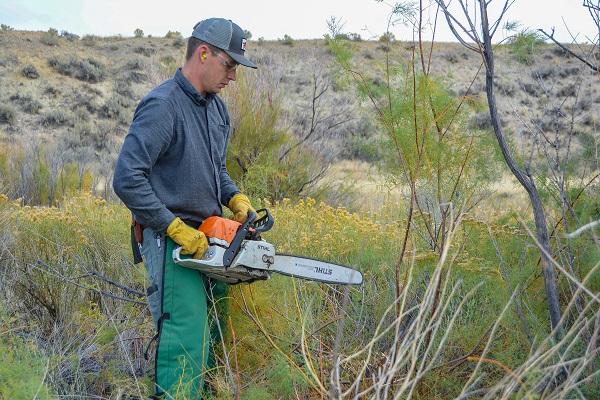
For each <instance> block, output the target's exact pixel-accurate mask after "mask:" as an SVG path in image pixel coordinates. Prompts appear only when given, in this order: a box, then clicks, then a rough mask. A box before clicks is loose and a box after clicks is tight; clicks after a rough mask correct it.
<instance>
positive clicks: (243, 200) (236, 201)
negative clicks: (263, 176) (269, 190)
mask: <svg viewBox="0 0 600 400" xmlns="http://www.w3.org/2000/svg"><path fill="white" fill-rule="evenodd" d="M227 207H229V209H230V210H231V211H233V219H234V220H236V221H237V222H239V223H240V224H242V223H244V222H245V221H246V218H248V211H252V212H256V210H255V209H254V208H253V207H252V204H250V199H248V197H247V196H245V195H243V194H241V193H238V194H236V195H235V196H233V197H232V198H231V200H229V204H228V205H227Z"/></svg>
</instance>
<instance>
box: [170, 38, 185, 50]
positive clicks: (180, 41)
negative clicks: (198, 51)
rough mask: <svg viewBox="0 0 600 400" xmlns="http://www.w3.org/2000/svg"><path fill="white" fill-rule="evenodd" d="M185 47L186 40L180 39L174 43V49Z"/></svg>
mask: <svg viewBox="0 0 600 400" xmlns="http://www.w3.org/2000/svg"><path fill="white" fill-rule="evenodd" d="M183 46H185V40H184V39H183V38H181V37H179V38H176V39H175V40H174V41H173V47H176V48H178V49H179V48H181V47H183Z"/></svg>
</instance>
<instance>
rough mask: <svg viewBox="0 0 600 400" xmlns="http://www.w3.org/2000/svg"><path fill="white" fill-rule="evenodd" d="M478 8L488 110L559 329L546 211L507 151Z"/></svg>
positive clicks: (485, 20) (489, 45)
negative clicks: (521, 196) (525, 201)
mask: <svg viewBox="0 0 600 400" xmlns="http://www.w3.org/2000/svg"><path fill="white" fill-rule="evenodd" d="M479 5H480V10H481V28H482V29H481V30H482V35H483V58H484V62H485V67H486V68H485V86H486V94H487V100H488V106H489V108H490V117H491V120H492V127H493V129H494V134H495V136H496V139H497V141H498V145H499V146H500V150H501V151H502V155H503V156H504V160H505V161H506V164H507V165H508V167H509V168H510V170H511V172H512V173H513V175H514V176H515V177H516V178H517V180H518V181H519V183H520V184H521V185H522V186H523V188H524V189H525V190H526V191H527V194H528V195H529V201H530V202H531V206H532V208H533V217H534V221H535V230H536V236H537V240H538V242H539V244H540V246H541V247H542V249H541V257H542V258H541V260H542V271H543V275H544V287H545V290H546V298H547V301H548V310H549V312H550V323H551V326H552V329H556V328H557V326H558V323H559V321H560V304H559V301H558V289H557V283H556V274H555V272H554V267H553V266H552V263H551V261H550V258H549V256H548V255H549V254H551V253H550V242H549V239H548V227H547V225H546V215H545V214H544V207H543V205H542V201H541V199H540V196H539V193H538V190H537V188H536V186H535V182H534V180H533V178H532V177H531V175H530V174H529V173H527V174H526V173H524V172H523V171H521V170H520V169H519V168H518V167H517V165H516V162H515V160H514V159H513V157H512V154H511V152H510V149H509V148H508V144H507V143H506V140H505V139H504V134H503V133H502V130H501V128H500V124H499V119H498V109H497V107H496V97H495V95H494V53H493V49H492V40H491V36H490V31H489V24H488V17H487V3H486V1H485V0H479Z"/></svg>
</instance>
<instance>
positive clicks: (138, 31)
mask: <svg viewBox="0 0 600 400" xmlns="http://www.w3.org/2000/svg"><path fill="white" fill-rule="evenodd" d="M133 36H135V37H136V38H141V37H144V31H143V30H141V29H140V28H137V29H136V30H135V31H133Z"/></svg>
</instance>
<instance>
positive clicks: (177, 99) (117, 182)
mask: <svg viewBox="0 0 600 400" xmlns="http://www.w3.org/2000/svg"><path fill="white" fill-rule="evenodd" d="M245 48H246V39H245V38H244V32H243V30H242V29H241V28H240V27H239V26H238V25H236V24H235V23H233V22H231V21H230V20H226V19H222V18H211V19H207V20H204V21H201V22H199V23H198V24H197V25H196V26H195V27H194V30H193V33H192V36H191V37H190V38H189V40H188V46H187V52H186V61H185V63H184V65H183V67H182V68H181V69H178V70H177V72H176V73H175V76H174V77H173V78H172V79H169V80H167V81H166V82H164V83H162V84H161V85H159V86H158V87H156V88H155V89H153V90H152V91H151V92H150V93H149V94H148V95H147V96H146V97H144V98H143V99H142V100H141V102H140V104H139V105H138V107H137V109H136V111H135V114H134V117H133V122H132V124H131V126H130V128H129V133H128V134H127V136H126V137H125V141H124V143H123V147H122V149H121V153H120V154H119V158H118V160H117V165H116V168H115V174H114V180H113V187H114V190H115V193H116V194H117V195H118V196H119V197H120V198H121V200H122V201H123V202H124V203H125V205H126V206H127V207H128V208H129V209H130V210H131V211H132V213H133V216H134V218H135V221H137V224H139V225H141V226H142V227H143V235H142V236H143V239H140V241H141V255H142V257H143V260H144V264H145V266H146V269H147V272H148V276H149V279H150V285H149V287H148V289H147V296H148V304H149V308H150V311H151V313H152V317H153V320H154V323H155V325H156V328H157V332H158V333H157V337H158V343H157V348H156V365H155V381H156V394H157V395H159V396H160V395H162V394H164V393H165V392H167V393H175V392H176V393H178V395H179V394H185V398H198V397H199V396H200V391H201V389H202V383H203V374H204V373H205V371H206V366H207V362H208V356H209V353H210V350H209V348H210V344H209V342H210V333H209V327H208V323H207V292H211V291H212V289H214V287H211V284H210V282H209V281H208V279H207V278H206V277H205V276H204V275H202V274H201V273H200V272H198V271H195V270H192V269H186V268H183V267H180V266H178V265H175V264H174V263H173V261H172V257H171V253H172V250H173V248H174V247H177V246H181V247H182V254H191V255H192V256H193V257H194V258H202V256H203V255H204V253H205V251H206V249H207V247H208V243H207V239H206V237H205V236H204V234H203V233H202V232H200V231H198V230H197V228H198V226H199V225H200V223H201V222H202V221H203V220H204V219H205V218H207V217H210V216H212V215H219V216H220V215H222V205H226V206H228V207H229V208H230V209H231V210H232V211H233V213H234V215H235V219H236V220H237V221H238V222H243V221H244V220H245V219H246V216H247V214H248V211H249V210H252V206H251V204H250V201H249V200H248V198H247V197H246V196H245V195H243V194H241V193H240V192H239V190H238V189H237V187H236V185H235V184H234V183H233V181H232V180H231V178H230V177H229V174H228V172H227V168H226V164H225V156H226V149H227V142H228V139H229V135H230V133H231V127H230V119H229V115H228V113H227V109H226V107H225V104H224V103H223V101H222V100H221V99H220V98H219V97H218V96H217V93H219V92H220V91H221V89H223V88H224V87H226V86H227V85H228V84H229V82H230V81H234V80H235V77H236V68H237V66H238V64H242V65H244V66H246V67H250V68H256V65H254V64H253V63H252V62H251V61H250V60H248V59H247V58H246V57H244V51H245ZM139 225H138V226H139ZM182 398H183V397H182Z"/></svg>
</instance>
